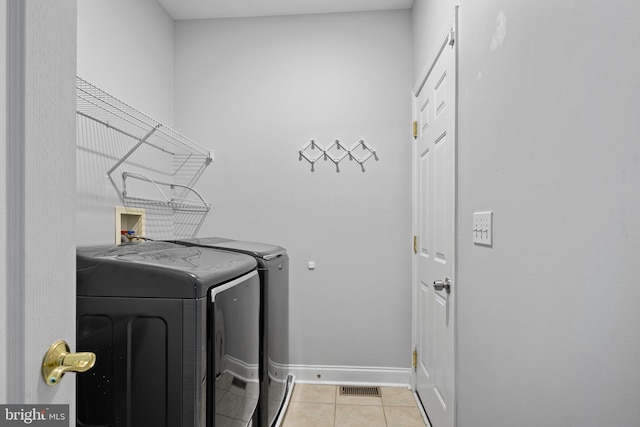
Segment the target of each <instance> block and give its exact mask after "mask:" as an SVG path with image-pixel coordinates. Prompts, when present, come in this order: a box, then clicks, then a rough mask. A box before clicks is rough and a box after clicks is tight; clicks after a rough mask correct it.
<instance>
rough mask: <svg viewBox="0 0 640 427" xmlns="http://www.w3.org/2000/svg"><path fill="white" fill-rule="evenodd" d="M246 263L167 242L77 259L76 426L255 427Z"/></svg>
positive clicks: (254, 300) (252, 310) (255, 337)
mask: <svg viewBox="0 0 640 427" xmlns="http://www.w3.org/2000/svg"><path fill="white" fill-rule="evenodd" d="M256 266H257V263H256V260H255V258H253V257H250V256H248V255H244V254H240V253H233V252H229V251H220V250H215V249H210V248H203V247H195V246H192V247H185V246H184V245H177V244H172V243H167V242H144V243H132V244H125V245H120V246H95V247H86V248H78V249H77V337H76V338H77V344H76V345H77V348H78V351H92V352H94V353H95V354H96V364H95V367H94V368H93V369H92V370H91V371H89V372H87V375H78V376H77V378H76V381H77V425H78V426H127V427H148V426H154V427H155V426H165V427H176V426H177V427H214V426H216V425H218V426H223V425H224V426H226V425H232V424H233V425H239V426H247V427H249V426H256V425H257V419H258V410H257V404H258V399H259V397H260V395H259V392H260V384H259V366H260V354H259V340H260V333H259V328H260V318H259V310H260V280H259V276H258V272H257V270H256Z"/></svg>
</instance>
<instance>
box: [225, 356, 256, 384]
mask: <svg viewBox="0 0 640 427" xmlns="http://www.w3.org/2000/svg"><path fill="white" fill-rule="evenodd" d="M222 371H223V372H228V373H229V374H231V375H233V376H234V377H237V378H240V379H241V380H244V381H245V382H248V383H254V382H258V378H259V376H258V365H255V364H248V363H245V362H243V361H242V360H239V359H236V358H235V357H233V356H229V355H225V356H224V359H223V362H222Z"/></svg>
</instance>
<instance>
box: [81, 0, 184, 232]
mask: <svg viewBox="0 0 640 427" xmlns="http://www.w3.org/2000/svg"><path fill="white" fill-rule="evenodd" d="M173 68H174V52H173V20H172V19H171V18H170V17H169V15H167V13H166V12H165V10H164V9H163V8H162V7H161V6H160V5H159V4H158V2H157V1H156V0H136V1H127V0H91V1H88V0H87V1H85V0H83V1H79V2H78V68H77V70H78V71H77V73H78V75H79V76H80V77H82V78H83V79H85V80H87V81H88V82H90V83H92V84H94V85H96V86H98V87H99V88H101V89H103V90H105V91H106V92H108V93H110V94H111V95H113V96H115V97H117V98H119V99H120V100H122V101H124V102H126V103H127V104H129V105H131V106H132V107H134V108H136V109H138V110H139V111H142V112H143V113H145V114H147V115H149V116H150V117H152V118H154V119H156V120H159V121H161V122H163V123H165V124H167V125H169V126H172V125H173V108H174V97H173V94H174V90H173V82H174V76H173ZM82 129H83V133H79V136H78V145H79V150H78V173H77V178H78V186H77V195H78V205H77V215H76V217H77V227H76V235H77V242H78V244H81V245H84V244H96V243H112V242H113V235H114V227H115V223H114V207H115V206H116V205H122V203H121V202H120V201H119V196H118V192H117V191H116V190H115V189H114V187H113V186H112V185H111V184H109V183H108V182H107V181H106V179H105V176H106V172H107V171H108V170H109V169H110V168H111V166H113V165H114V164H115V163H116V161H117V160H118V158H119V157H118V156H120V155H121V154H124V153H126V152H127V150H128V148H131V146H132V144H131V143H130V142H126V143H124V145H123V147H122V149H121V150H116V149H115V148H114V147H115V145H117V144H113V143H111V142H106V141H105V138H104V134H100V133H98V129H99V127H95V126H94V127H87V126H84V127H83V128H82ZM118 148H120V147H118ZM123 150H124V151H123Z"/></svg>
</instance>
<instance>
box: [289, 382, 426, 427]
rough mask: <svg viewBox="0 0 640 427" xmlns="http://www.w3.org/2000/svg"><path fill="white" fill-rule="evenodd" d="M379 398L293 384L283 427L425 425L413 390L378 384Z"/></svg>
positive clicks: (411, 426)
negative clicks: (379, 386) (379, 387)
mask: <svg viewBox="0 0 640 427" xmlns="http://www.w3.org/2000/svg"><path fill="white" fill-rule="evenodd" d="M381 391H382V397H363V396H357V397H355V396H340V393H339V389H338V386H334V385H315V384H296V385H295V387H294V389H293V395H292V396H291V401H290V402H289V408H288V409H287V413H286V415H285V418H284V423H283V424H282V426H283V427H425V426H426V424H425V422H424V421H423V420H422V415H421V414H420V411H419V409H418V407H417V405H416V401H415V399H414V398H413V393H412V392H411V391H410V390H409V389H407V388H402V387H381Z"/></svg>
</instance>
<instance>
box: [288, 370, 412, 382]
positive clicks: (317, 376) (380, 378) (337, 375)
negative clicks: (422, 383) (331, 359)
mask: <svg viewBox="0 0 640 427" xmlns="http://www.w3.org/2000/svg"><path fill="white" fill-rule="evenodd" d="M289 372H290V373H291V374H293V375H295V377H296V383H308V384H340V385H342V384H344V385H355V384H358V385H367V384H371V385H382V386H394V387H409V386H410V381H411V368H377V367H366V366H327V365H289Z"/></svg>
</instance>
